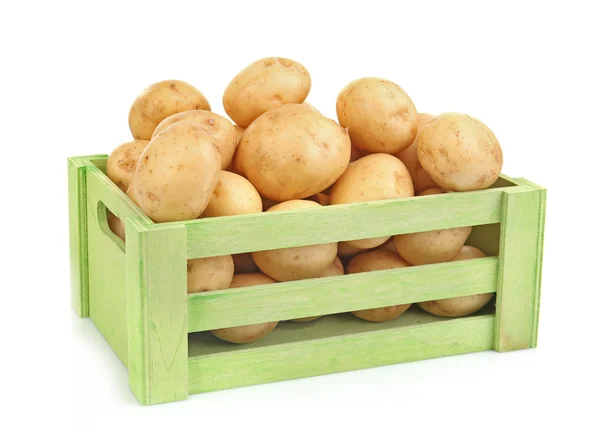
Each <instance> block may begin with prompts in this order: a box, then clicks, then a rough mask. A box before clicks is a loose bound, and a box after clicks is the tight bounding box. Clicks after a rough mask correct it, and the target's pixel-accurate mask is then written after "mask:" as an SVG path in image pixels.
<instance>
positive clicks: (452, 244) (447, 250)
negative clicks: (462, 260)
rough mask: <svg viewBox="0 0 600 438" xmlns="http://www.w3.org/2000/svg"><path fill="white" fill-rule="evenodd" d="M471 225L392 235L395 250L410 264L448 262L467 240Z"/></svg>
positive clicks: (471, 228)
mask: <svg viewBox="0 0 600 438" xmlns="http://www.w3.org/2000/svg"><path fill="white" fill-rule="evenodd" d="M472 230H473V227H461V228H448V229H446V230H436V231H424V232H421V233H411V234H401V235H399V236H396V237H394V244H395V245H396V251H398V254H400V257H402V258H403V259H404V260H406V261H407V262H408V263H410V264H411V265H427V264H430V263H441V262H449V261H451V260H452V259H454V258H455V257H456V256H457V255H458V253H459V252H460V249H461V248H462V246H463V245H464V244H465V242H466V241H467V239H468V237H469V235H470V234H471V231H472Z"/></svg>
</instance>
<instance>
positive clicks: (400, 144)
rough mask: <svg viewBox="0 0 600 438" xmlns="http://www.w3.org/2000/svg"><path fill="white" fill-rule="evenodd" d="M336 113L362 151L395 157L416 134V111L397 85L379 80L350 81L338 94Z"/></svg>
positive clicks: (353, 142)
mask: <svg viewBox="0 0 600 438" xmlns="http://www.w3.org/2000/svg"><path fill="white" fill-rule="evenodd" d="M336 111H337V116H338V120H339V122H340V125H342V126H343V127H345V128H348V129H349V130H350V138H351V139H352V145H353V146H355V147H356V148H358V149H360V150H362V151H364V152H370V153H373V152H385V153H388V154H397V153H398V152H400V151H402V150H404V149H406V148H407V147H409V146H410V144H411V143H412V142H413V140H414V139H415V136H416V135H417V110H416V108H415V105H414V104H413V102H412V100H410V97H408V95H407V94H406V92H405V91H404V90H403V89H402V88H400V87H399V86H398V85H396V84H394V83H393V82H391V81H388V80H385V79H380V78H362V79H357V80H355V81H353V82H350V83H349V84H348V85H346V87H344V89H343V90H342V91H341V92H340V94H339V96H338V98H337V103H336Z"/></svg>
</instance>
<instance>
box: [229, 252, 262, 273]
mask: <svg viewBox="0 0 600 438" xmlns="http://www.w3.org/2000/svg"><path fill="white" fill-rule="evenodd" d="M231 257H233V265H234V267H235V273H236V274H252V273H254V272H258V271H259V269H258V266H256V263H254V259H253V258H252V253H250V252H245V253H241V254H232V255H231Z"/></svg>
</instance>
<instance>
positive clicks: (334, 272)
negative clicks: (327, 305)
mask: <svg viewBox="0 0 600 438" xmlns="http://www.w3.org/2000/svg"><path fill="white" fill-rule="evenodd" d="M344 274H345V272H344V265H342V261H341V260H340V258H339V257H336V258H335V260H334V261H333V263H332V264H331V265H330V266H329V267H328V268H327V269H325V270H324V271H323V272H321V274H319V276H318V278H323V277H336V276H338V275H344ZM321 316H322V315H320V316H309V317H306V318H296V319H291V320H290V321H294V322H310V321H315V320H317V319H319V318H321Z"/></svg>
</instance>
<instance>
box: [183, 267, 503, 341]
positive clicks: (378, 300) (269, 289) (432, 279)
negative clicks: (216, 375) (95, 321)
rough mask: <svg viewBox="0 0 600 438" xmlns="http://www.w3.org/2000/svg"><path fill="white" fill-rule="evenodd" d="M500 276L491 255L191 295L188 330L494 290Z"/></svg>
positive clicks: (338, 311) (193, 330) (189, 297)
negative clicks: (473, 258)
mask: <svg viewBox="0 0 600 438" xmlns="http://www.w3.org/2000/svg"><path fill="white" fill-rule="evenodd" d="M497 279H498V259H497V258H496V257H486V258H483V259H477V260H465V261H458V262H450V263H439V264H435V265H426V266H415V267H410V268H400V269H390V270H387V271H376V272H366V273H360V274H352V275H344V276H340V277H327V278H316V279H309V280H302V281H294V282H287V283H277V284H269V285H260V286H252V287H244V288H234V289H226V290H222V291H214V292H203V293H196V294H190V295H188V331H189V332H190V333H191V332H198V331H204V330H214V329H217V328H224V327H234V326H239V325H247V324H256V323H260V322H267V321H282V320H287V319H293V318H301V317H306V316H315V315H324V314H331V313H340V312H347V311H352V310H360V309H365V308H374V307H383V306H390V305H394V304H404V303H414V302H420V301H428V300H433V299H442V298H450V297H456V296H467V295H474V294H479V293H487V292H494V291H495V290H496V284H497Z"/></svg>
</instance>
